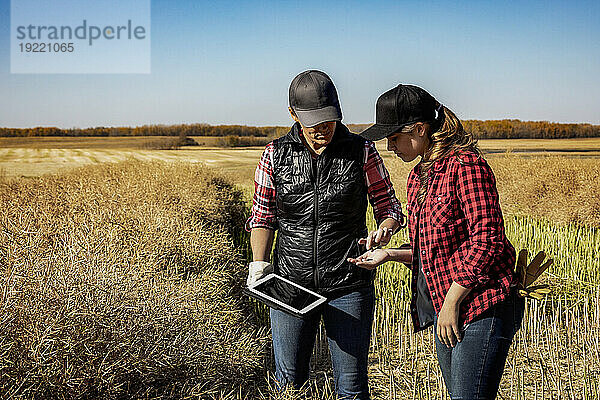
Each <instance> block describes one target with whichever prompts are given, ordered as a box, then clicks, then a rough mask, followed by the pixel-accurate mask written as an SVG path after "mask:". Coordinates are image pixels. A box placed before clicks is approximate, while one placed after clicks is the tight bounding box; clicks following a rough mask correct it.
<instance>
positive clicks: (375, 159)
mask: <svg viewBox="0 0 600 400" xmlns="http://www.w3.org/2000/svg"><path fill="white" fill-rule="evenodd" d="M364 172H365V181H366V183H367V193H368V195H369V202H370V203H371V206H373V214H374V215H375V220H376V221H377V225H379V224H380V223H381V222H382V221H383V220H384V219H386V218H393V219H395V220H396V221H398V222H399V223H400V225H401V226H404V225H405V222H406V219H405V217H404V214H403V213H402V208H401V207H400V202H399V201H398V199H397V198H396V193H395V192H394V187H393V186H392V182H391V180H390V175H389V173H388V171H387V169H386V168H385V165H383V160H382V159H381V156H380V155H379V153H378V152H377V149H376V148H375V144H374V143H373V142H371V141H367V142H366V143H365V163H364Z"/></svg>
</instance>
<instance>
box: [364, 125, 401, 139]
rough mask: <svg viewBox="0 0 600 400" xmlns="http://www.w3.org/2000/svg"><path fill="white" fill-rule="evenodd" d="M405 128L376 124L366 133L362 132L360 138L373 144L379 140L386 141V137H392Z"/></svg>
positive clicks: (365, 131)
mask: <svg viewBox="0 0 600 400" xmlns="http://www.w3.org/2000/svg"><path fill="white" fill-rule="evenodd" d="M403 126H404V125H383V124H375V125H373V126H371V127H370V128H367V129H365V130H364V131H362V132H361V133H360V136H362V137H363V138H365V139H367V140H370V141H372V142H376V141H377V140H381V139H385V138H386V137H388V136H390V135H392V134H393V133H394V132H397V131H398V130H399V129H400V128H402V127H403Z"/></svg>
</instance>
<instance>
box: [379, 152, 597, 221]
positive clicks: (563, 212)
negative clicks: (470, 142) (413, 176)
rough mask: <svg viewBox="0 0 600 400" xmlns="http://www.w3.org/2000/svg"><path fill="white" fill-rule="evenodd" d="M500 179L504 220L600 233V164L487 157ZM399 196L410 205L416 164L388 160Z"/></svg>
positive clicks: (562, 159)
mask: <svg viewBox="0 0 600 400" xmlns="http://www.w3.org/2000/svg"><path fill="white" fill-rule="evenodd" d="M486 159H487V160H488V162H489V164H490V166H491V167H492V169H493V171H494V175H495V176H496V181H497V187H498V192H499V195H500V202H501V204H502V211H503V212H504V213H505V214H509V215H511V214H516V215H527V216H534V217H538V218H546V219H549V220H552V221H555V222H560V223H569V222H574V223H579V224H584V225H590V226H596V227H600V185H599V184H598V182H599V181H600V162H599V159H598V158H578V157H562V156H556V155H546V156H535V157H529V156H519V155H514V154H504V155H499V156H497V155H488V156H486ZM385 164H386V166H387V168H388V170H389V171H390V175H391V177H392V182H393V183H394V188H395V189H396V194H397V196H398V198H400V199H401V200H402V201H403V203H404V202H405V201H406V180H407V177H408V174H409V172H410V170H411V169H412V167H413V166H414V164H415V163H414V162H413V163H410V164H407V163H404V162H403V161H402V160H400V159H397V158H385Z"/></svg>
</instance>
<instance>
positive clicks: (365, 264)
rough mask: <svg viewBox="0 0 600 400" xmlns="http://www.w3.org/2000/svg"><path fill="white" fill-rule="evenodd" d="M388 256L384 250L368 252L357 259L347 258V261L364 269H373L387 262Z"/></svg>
mask: <svg viewBox="0 0 600 400" xmlns="http://www.w3.org/2000/svg"><path fill="white" fill-rule="evenodd" d="M388 259H389V254H388V252H387V251H386V250H385V249H375V250H369V251H367V252H366V253H364V254H362V255H360V256H358V257H357V258H348V261H349V262H351V263H353V264H355V265H357V266H359V267H361V268H365V269H375V268H376V267H377V266H379V265H381V264H383V263H384V262H386V261H388Z"/></svg>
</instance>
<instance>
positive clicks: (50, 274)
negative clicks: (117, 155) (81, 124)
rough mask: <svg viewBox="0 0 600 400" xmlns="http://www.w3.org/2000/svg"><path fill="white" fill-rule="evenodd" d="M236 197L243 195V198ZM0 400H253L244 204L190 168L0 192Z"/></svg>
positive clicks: (157, 167) (255, 335)
mask: <svg viewBox="0 0 600 400" xmlns="http://www.w3.org/2000/svg"><path fill="white" fill-rule="evenodd" d="M236 193H237V194H236ZM0 203H1V204H2V207H1V208H0V224H1V225H0V226H1V229H2V230H1V232H0V249H1V252H0V281H1V283H0V287H1V288H2V292H1V297H0V324H1V325H2V327H3V329H2V330H1V331H0V397H2V398H69V399H71V398H125V397H127V398H179V397H184V396H200V397H207V396H208V393H213V394H215V396H218V393H223V392H230V391H231V390H232V388H236V391H238V388H242V390H241V394H242V395H244V396H250V394H249V393H253V390H254V389H253V387H254V382H255V381H256V378H257V377H260V379H261V380H262V376H264V372H263V364H264V363H263V358H264V357H263V353H262V352H263V349H262V346H263V345H264V340H261V337H262V336H264V332H263V331H261V330H260V329H257V328H256V326H255V325H253V318H252V317H251V314H249V313H248V312H247V310H248V308H247V306H246V305H244V304H243V303H242V302H241V301H240V296H239V295H238V293H239V289H240V285H241V283H242V281H243V276H244V274H245V271H244V266H243V263H242V258H241V254H240V252H239V250H238V249H237V248H236V247H235V245H234V242H233V238H234V236H232V235H235V232H236V229H239V227H240V222H241V221H242V220H243V215H244V212H245V210H244V208H243V203H242V202H241V200H240V198H239V192H236V191H235V190H233V188H232V187H231V186H230V185H229V184H228V183H227V182H226V181H224V180H223V179H222V178H220V177H219V176H217V175H215V174H214V173H213V172H212V171H210V170H208V169H207V168H204V167H201V166H197V165H196V166H194V165H190V164H171V165H167V164H162V163H161V164H158V163H140V162H128V163H121V164H108V165H104V166H102V167H89V168H83V169H80V170H77V171H75V172H72V173H69V174H66V175H63V176H46V177H43V178H40V179H36V180H22V179H20V180H12V179H8V178H5V179H3V180H2V181H1V182H0Z"/></svg>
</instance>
